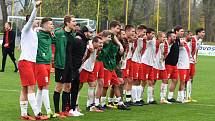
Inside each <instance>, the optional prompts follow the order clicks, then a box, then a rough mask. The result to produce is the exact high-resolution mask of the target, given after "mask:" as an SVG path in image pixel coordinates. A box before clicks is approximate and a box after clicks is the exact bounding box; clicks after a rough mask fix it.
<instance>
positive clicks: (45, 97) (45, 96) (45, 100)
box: [42, 89, 52, 114]
mask: <svg viewBox="0 0 215 121" xmlns="http://www.w3.org/2000/svg"><path fill="white" fill-rule="evenodd" d="M42 100H43V104H44V106H45V108H46V112H47V114H48V113H50V112H52V111H51V108H50V101H49V90H47V89H43V90H42Z"/></svg>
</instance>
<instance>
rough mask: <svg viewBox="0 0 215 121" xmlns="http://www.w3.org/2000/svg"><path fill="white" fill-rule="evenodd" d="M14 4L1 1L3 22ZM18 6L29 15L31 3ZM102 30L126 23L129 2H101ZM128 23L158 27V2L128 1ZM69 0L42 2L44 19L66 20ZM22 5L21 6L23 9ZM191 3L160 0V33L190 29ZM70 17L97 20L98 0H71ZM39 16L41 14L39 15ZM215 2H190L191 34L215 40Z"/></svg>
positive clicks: (25, 0) (18, 0)
mask: <svg viewBox="0 0 215 121" xmlns="http://www.w3.org/2000/svg"><path fill="white" fill-rule="evenodd" d="M11 1H12V0H0V4H1V12H2V18H3V22H5V21H6V20H7V15H8V14H9V15H11V13H10V12H11V11H10V8H11ZM14 1H15V2H16V4H15V8H17V6H18V4H19V9H16V10H19V12H18V15H26V14H29V13H30V11H31V9H32V4H31V3H32V0H14ZM100 1H101V4H100V16H99V30H100V31H101V30H103V29H106V28H107V24H108V22H109V21H111V20H114V19H115V20H119V21H120V22H122V23H125V2H126V0H100ZM128 1H129V10H128V23H129V24H133V25H138V24H145V25H147V26H150V27H153V28H156V22H157V20H156V11H157V1H158V0H128ZM67 3H68V1H67V0H43V5H42V16H49V17H63V16H64V15H65V14H67V9H68V4H67ZM20 6H21V7H20ZM188 7H189V5H188V0H160V17H159V30H162V31H167V30H170V29H172V28H173V27H174V26H175V25H182V26H183V27H184V28H185V29H188ZM70 14H73V15H75V16H76V17H80V18H89V19H93V20H96V15H97V0H70ZM38 15H39V13H38ZM214 25H215V0H191V31H193V32H194V30H195V29H196V28H197V27H204V28H205V29H206V38H207V40H208V41H215V28H214V27H213V26H214Z"/></svg>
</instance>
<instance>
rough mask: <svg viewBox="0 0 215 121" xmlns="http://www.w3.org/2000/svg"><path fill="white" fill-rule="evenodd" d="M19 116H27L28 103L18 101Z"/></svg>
mask: <svg viewBox="0 0 215 121" xmlns="http://www.w3.org/2000/svg"><path fill="white" fill-rule="evenodd" d="M20 108H21V116H27V115H28V114H27V110H28V101H20Z"/></svg>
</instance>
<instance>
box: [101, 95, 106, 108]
mask: <svg viewBox="0 0 215 121" xmlns="http://www.w3.org/2000/svg"><path fill="white" fill-rule="evenodd" d="M105 104H106V97H101V105H102V107H103V106H105Z"/></svg>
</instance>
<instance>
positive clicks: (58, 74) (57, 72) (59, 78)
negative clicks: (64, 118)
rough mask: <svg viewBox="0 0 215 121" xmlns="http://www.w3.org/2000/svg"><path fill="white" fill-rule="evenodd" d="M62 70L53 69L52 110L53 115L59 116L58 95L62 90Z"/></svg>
mask: <svg viewBox="0 0 215 121" xmlns="http://www.w3.org/2000/svg"><path fill="white" fill-rule="evenodd" d="M62 72H63V70H62V69H58V68H55V82H56V83H55V89H54V95H53V100H54V109H55V113H57V114H59V116H61V115H60V114H61V113H60V94H61V91H62V88H63V83H62V74H63V73H62Z"/></svg>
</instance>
